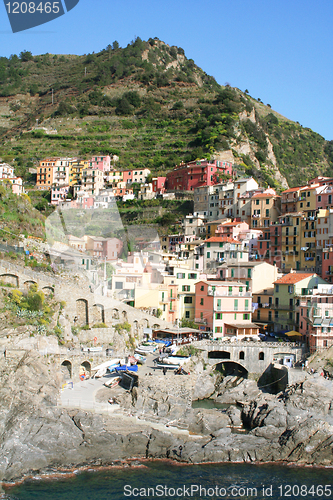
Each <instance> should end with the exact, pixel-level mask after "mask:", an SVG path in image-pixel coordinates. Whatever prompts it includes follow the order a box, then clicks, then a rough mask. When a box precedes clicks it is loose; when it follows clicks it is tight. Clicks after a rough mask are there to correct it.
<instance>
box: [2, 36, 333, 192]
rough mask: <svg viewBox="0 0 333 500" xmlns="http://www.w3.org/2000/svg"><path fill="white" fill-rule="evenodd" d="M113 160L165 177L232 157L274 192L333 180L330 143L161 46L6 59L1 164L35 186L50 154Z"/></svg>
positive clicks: (142, 44)
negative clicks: (318, 178) (33, 174)
mask: <svg viewBox="0 0 333 500" xmlns="http://www.w3.org/2000/svg"><path fill="white" fill-rule="evenodd" d="M98 153H100V154H107V153H110V154H114V155H117V156H119V160H118V163H117V165H118V166H119V167H131V166H133V167H134V168H135V167H140V166H143V165H144V166H147V167H149V168H150V169H151V170H152V172H153V173H154V174H157V173H159V174H162V173H166V172H167V171H168V170H170V169H171V168H173V167H174V166H175V164H177V163H179V162H180V161H188V160H192V159H196V158H202V157H209V156H214V155H215V156H216V157H217V158H231V159H233V160H234V161H235V162H236V163H237V164H238V165H239V167H238V168H239V173H240V174H242V173H246V174H252V175H255V176H256V177H257V178H258V179H259V181H261V182H262V183H263V184H269V185H271V186H275V187H277V188H282V187H287V185H288V184H289V185H296V184H300V183H303V182H305V181H306V180H307V179H309V178H311V177H314V176H315V175H317V174H321V175H332V173H333V141H331V142H328V141H325V139H324V138H323V137H321V136H320V135H319V134H317V133H315V132H313V131H312V130H310V129H307V128H303V127H302V126H301V125H300V124H298V123H294V122H292V121H290V120H288V119H286V118H285V117H283V116H281V115H279V114H278V113H276V112H275V111H273V110H272V109H271V107H270V106H269V105H264V104H263V103H262V102H261V101H259V100H256V99H253V98H252V97H251V96H249V95H248V93H247V91H245V92H242V91H240V90H239V89H237V88H231V87H230V86H228V85H227V86H224V87H223V86H220V85H218V84H217V82H216V81H215V80H214V78H213V77H211V76H209V75H207V74H206V73H205V72H204V71H203V70H202V69H200V68H199V67H198V66H196V64H195V63H194V61H193V60H191V59H187V58H186V56H185V54H184V51H183V49H181V48H178V47H170V46H168V45H167V44H165V43H164V42H161V41H160V40H158V39H149V40H148V41H147V42H145V41H142V40H141V39H140V38H137V39H136V40H135V41H133V42H132V43H131V44H129V45H128V46H127V47H126V48H120V47H119V45H118V43H117V42H114V43H113V44H112V45H109V46H108V47H107V48H106V49H104V50H102V51H101V52H99V53H97V54H88V55H83V56H75V55H68V56H57V55H51V54H44V55H39V56H32V54H31V53H29V52H26V51H23V52H21V54H20V55H19V56H15V55H14V56H11V58H10V59H6V58H0V157H1V158H2V159H3V160H5V161H11V162H13V164H14V166H15V167H16V171H17V172H18V173H19V174H20V175H23V176H24V177H25V179H26V180H28V179H29V174H28V168H27V167H32V166H33V165H34V163H35V162H36V161H37V160H38V159H39V158H42V157H44V156H46V155H68V156H74V155H79V156H81V157H87V158H88V157H89V156H91V155H92V154H98Z"/></svg>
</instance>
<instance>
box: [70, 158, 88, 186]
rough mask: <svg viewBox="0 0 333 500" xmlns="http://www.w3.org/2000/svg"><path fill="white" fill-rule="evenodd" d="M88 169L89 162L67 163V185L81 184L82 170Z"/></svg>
mask: <svg viewBox="0 0 333 500" xmlns="http://www.w3.org/2000/svg"><path fill="white" fill-rule="evenodd" d="M88 167H89V161H86V160H79V161H77V160H75V161H71V162H70V163H69V185H70V186H75V185H77V184H80V183H81V180H82V170H83V169H84V168H88Z"/></svg>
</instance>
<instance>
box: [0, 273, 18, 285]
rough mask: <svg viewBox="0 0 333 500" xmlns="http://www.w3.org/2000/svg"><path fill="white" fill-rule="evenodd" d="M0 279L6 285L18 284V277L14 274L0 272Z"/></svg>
mask: <svg viewBox="0 0 333 500" xmlns="http://www.w3.org/2000/svg"><path fill="white" fill-rule="evenodd" d="M0 281H2V282H3V283H5V284H6V285H12V286H16V287H18V286H19V279H18V276H16V274H2V275H1V276H0Z"/></svg>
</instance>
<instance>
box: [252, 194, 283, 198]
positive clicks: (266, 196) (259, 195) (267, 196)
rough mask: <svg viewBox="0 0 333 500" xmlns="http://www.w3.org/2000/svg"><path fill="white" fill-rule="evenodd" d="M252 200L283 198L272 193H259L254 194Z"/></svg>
mask: <svg viewBox="0 0 333 500" xmlns="http://www.w3.org/2000/svg"><path fill="white" fill-rule="evenodd" d="M252 198H281V196H278V195H277V194H272V193H258V194H254V195H253V196H252Z"/></svg>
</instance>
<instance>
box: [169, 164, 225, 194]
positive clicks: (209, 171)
mask: <svg viewBox="0 0 333 500" xmlns="http://www.w3.org/2000/svg"><path fill="white" fill-rule="evenodd" d="M221 175H228V176H232V175H233V169H232V163H230V162H221V161H217V160H213V161H208V160H197V161H191V162H189V163H186V164H185V163H181V164H180V165H179V166H178V165H177V166H176V168H175V169H174V170H172V172H168V174H167V176H166V181H165V182H166V189H167V190H168V191H193V190H194V189H195V188H197V187H199V186H211V185H214V184H218V183H219V180H218V179H219V176H221Z"/></svg>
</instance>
